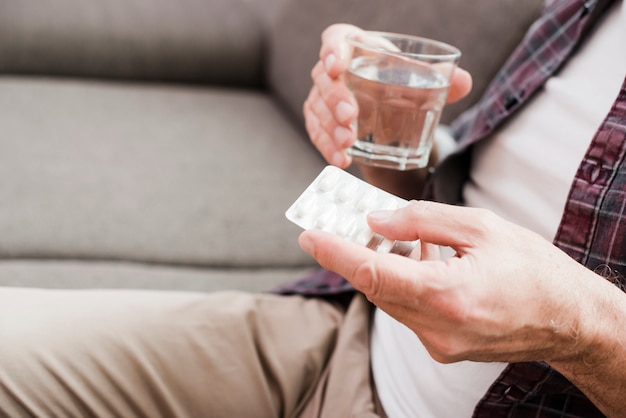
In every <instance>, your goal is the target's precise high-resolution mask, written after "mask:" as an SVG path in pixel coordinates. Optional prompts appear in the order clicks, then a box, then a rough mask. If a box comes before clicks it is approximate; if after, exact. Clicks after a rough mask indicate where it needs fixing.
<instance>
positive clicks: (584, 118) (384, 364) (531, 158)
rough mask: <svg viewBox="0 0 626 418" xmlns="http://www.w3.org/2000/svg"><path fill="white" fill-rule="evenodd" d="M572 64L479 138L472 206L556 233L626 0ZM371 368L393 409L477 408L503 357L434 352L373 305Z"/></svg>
mask: <svg viewBox="0 0 626 418" xmlns="http://www.w3.org/2000/svg"><path fill="white" fill-rule="evenodd" d="M604 19H605V21H604V22H603V23H602V25H601V26H600V27H599V29H598V30H597V32H596V33H594V35H593V36H592V37H591V38H590V39H589V40H588V42H586V43H585V44H584V46H583V47H582V48H581V50H580V51H579V53H578V54H577V55H576V56H575V57H573V58H572V59H570V60H569V62H568V63H567V66H566V67H565V68H564V69H563V70H562V71H561V72H560V73H559V74H557V75H555V76H554V77H552V78H550V79H549V80H548V82H547V83H546V85H545V87H544V88H543V90H542V91H541V92H539V93H538V94H537V95H536V96H535V97H534V98H533V99H532V102H531V103H529V104H528V106H527V107H526V108H525V109H524V110H523V111H521V112H520V113H519V114H518V115H516V117H515V118H513V119H512V120H511V121H510V122H509V123H507V125H506V126H505V127H504V128H503V129H501V130H500V131H499V132H498V133H497V134H496V135H494V136H493V137H492V138H490V139H488V140H486V141H483V142H482V143H480V144H477V146H476V147H475V150H474V153H473V162H472V169H471V173H470V180H469V181H468V182H467V184H466V185H465V187H464V191H463V192H464V198H465V201H466V203H467V205H468V206H474V207H483V208H487V209H490V210H492V211H494V212H495V213H496V214H498V215H500V216H502V217H504V218H507V219H509V220H511V221H513V222H516V223H517V224H519V225H522V226H524V227H526V228H529V229H532V230H534V231H536V232H537V233H539V234H541V235H542V236H543V237H544V238H546V239H547V240H550V241H552V239H553V237H554V234H555V232H556V229H557V228H558V225H559V222H560V218H561V216H562V212H563V208H564V205H565V202H566V198H567V194H568V192H569V189H570V186H571V183H572V179H573V178H574V175H575V172H576V170H577V168H578V165H579V164H580V161H581V160H582V158H583V156H584V154H585V151H586V149H587V147H588V146H589V143H590V142H591V139H592V138H593V136H594V134H595V132H596V130H597V129H598V127H599V125H600V124H601V123H602V121H603V119H604V118H605V117H606V114H607V113H608V111H609V109H610V107H611V105H612V104H613V102H614V101H615V98H616V97H617V92H618V91H619V88H620V86H621V85H622V83H623V81H624V77H625V76H626V48H625V47H624V45H625V44H624V41H625V40H626V7H625V6H624V2H618V3H617V4H616V5H615V6H613V8H612V10H611V11H610V12H609V13H608V14H607V16H605V17H604ZM371 348H372V370H373V374H374V379H375V381H376V387H377V390H378V393H379V396H380V400H381V403H382V405H383V407H384V409H385V412H386V413H387V414H388V415H389V417H390V418H402V417H411V418H413V417H420V418H422V417H446V418H447V417H470V416H471V415H472V413H473V410H474V408H475V406H476V404H477V403H478V401H479V400H480V399H481V398H482V396H483V395H484V394H485V392H486V391H487V390H488V388H489V387H490V386H491V384H492V383H493V382H494V380H495V379H496V378H497V377H498V376H499V375H500V373H501V372H502V370H503V369H504V367H505V366H506V365H505V364H502V363H475V362H467V361H466V362H460V363H456V364H448V365H443V364H440V363H437V362H435V361H434V360H433V359H432V358H431V357H430V356H429V354H428V352H427V351H426V349H425V348H424V347H423V345H422V344H421V342H420V341H419V339H418V338H417V337H416V336H415V334H414V333H413V332H412V331H411V330H409V329H408V328H406V327H405V326H404V325H402V324H400V323H398V322H397V321H395V320H394V319H393V318H391V317H389V316H388V315H387V314H385V313H384V312H382V311H381V310H380V309H377V310H376V314H375V317H374V326H373V331H372V342H371Z"/></svg>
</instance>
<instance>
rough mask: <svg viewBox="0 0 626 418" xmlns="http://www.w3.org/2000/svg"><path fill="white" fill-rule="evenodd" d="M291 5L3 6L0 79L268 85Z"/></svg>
mask: <svg viewBox="0 0 626 418" xmlns="http://www.w3.org/2000/svg"><path fill="white" fill-rule="evenodd" d="M284 1H286V0H132V1H128V0H54V1H38V0H8V1H2V2H0V74H32V75H46V76H55V75H58V76H79V77H98V78H116V79H133V80H137V79H141V80H159V81H182V82H194V83H195V82H202V83H213V84H222V85H232V84H235V85H239V86H249V85H261V84H262V83H263V82H264V74H263V58H264V55H265V54H264V50H265V40H266V37H265V35H264V34H265V33H266V32H267V26H268V25H269V22H270V20H271V19H272V18H273V17H274V15H275V13H276V12H277V10H278V7H279V5H280V4H282V3H283V2H284Z"/></svg>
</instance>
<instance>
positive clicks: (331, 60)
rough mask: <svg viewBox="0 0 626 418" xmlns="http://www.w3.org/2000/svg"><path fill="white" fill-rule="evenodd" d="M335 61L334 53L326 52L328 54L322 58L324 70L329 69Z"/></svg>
mask: <svg viewBox="0 0 626 418" xmlns="http://www.w3.org/2000/svg"><path fill="white" fill-rule="evenodd" d="M335 62H337V57H336V56H335V54H328V56H327V57H326V59H325V60H324V68H325V69H326V72H328V71H330V70H331V68H333V65H335Z"/></svg>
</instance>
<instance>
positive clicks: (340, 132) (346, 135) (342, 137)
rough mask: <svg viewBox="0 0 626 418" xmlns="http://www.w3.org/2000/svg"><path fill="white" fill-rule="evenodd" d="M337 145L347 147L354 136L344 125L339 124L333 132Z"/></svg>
mask: <svg viewBox="0 0 626 418" xmlns="http://www.w3.org/2000/svg"><path fill="white" fill-rule="evenodd" d="M333 134H334V136H335V140H336V141H337V145H339V146H340V147H345V146H347V145H348V144H347V143H348V140H350V137H351V136H352V131H351V130H350V129H348V128H346V127H344V126H337V127H336V128H335V131H334V132H333Z"/></svg>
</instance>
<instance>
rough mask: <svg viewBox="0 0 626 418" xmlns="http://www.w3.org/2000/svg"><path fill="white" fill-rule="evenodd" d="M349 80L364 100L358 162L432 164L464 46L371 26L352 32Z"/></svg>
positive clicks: (400, 166) (398, 166)
mask: <svg viewBox="0 0 626 418" xmlns="http://www.w3.org/2000/svg"><path fill="white" fill-rule="evenodd" d="M347 41H348V44H349V45H350V49H351V51H352V59H351V62H350V68H349V70H348V71H347V73H346V83H347V85H348V87H349V88H350V90H351V91H352V93H353V95H354V97H355V99H356V102H357V104H358V108H359V113H358V118H357V120H356V121H355V126H354V128H355V131H356V132H357V140H356V142H355V143H354V145H353V146H352V147H351V148H350V149H348V153H349V154H350V155H351V156H352V158H353V160H354V161H355V162H360V163H363V164H367V165H372V166H377V167H386V168H391V169H395V170H412V169H416V168H422V167H425V166H426V165H427V164H428V159H429V156H430V151H431V149H432V143H433V135H434V132H435V127H436V126H437V124H438V123H439V117H440V116H441V111H442V110H443V107H444V105H445V102H446V98H447V96H448V90H449V88H450V79H451V77H452V74H453V72H454V70H455V68H456V66H457V64H458V61H459V59H460V57H461V52H460V51H459V50H458V49H457V48H455V47H453V46H451V45H448V44H445V43H443V42H439V41H435V40H431V39H427V38H422V37H417V36H411V35H401V34H394V33H386V32H372V31H365V32H361V33H358V34H353V35H351V36H349V37H348V38H347Z"/></svg>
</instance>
